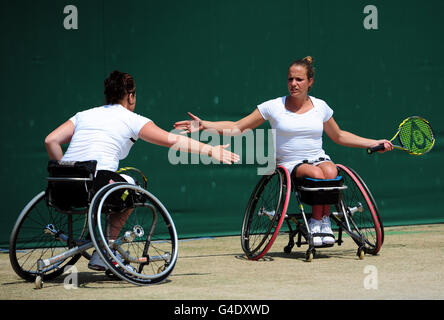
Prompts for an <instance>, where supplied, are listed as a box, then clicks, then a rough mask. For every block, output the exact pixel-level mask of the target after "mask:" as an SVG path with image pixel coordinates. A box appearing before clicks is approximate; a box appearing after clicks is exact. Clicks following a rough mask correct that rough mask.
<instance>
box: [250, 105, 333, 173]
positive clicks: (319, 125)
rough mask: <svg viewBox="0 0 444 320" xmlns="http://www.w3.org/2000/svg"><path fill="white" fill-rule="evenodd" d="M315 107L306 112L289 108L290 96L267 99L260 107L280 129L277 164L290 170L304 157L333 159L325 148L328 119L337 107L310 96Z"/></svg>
mask: <svg viewBox="0 0 444 320" xmlns="http://www.w3.org/2000/svg"><path fill="white" fill-rule="evenodd" d="M309 98H310V100H311V102H312V103H313V106H314V107H313V108H312V109H310V110H309V111H307V112H305V113H303V114H297V113H294V112H291V111H289V110H287V109H286V108H285V100H286V97H285V96H284V97H279V98H276V99H272V100H269V101H266V102H264V103H262V104H260V105H258V106H257V108H258V110H259V112H260V113H261V115H262V117H263V118H264V119H265V120H268V121H270V124H271V127H272V128H273V129H275V130H276V133H275V134H276V146H275V149H276V163H277V165H283V166H285V167H287V169H289V168H290V167H294V165H296V164H298V163H301V162H302V161H303V160H309V161H315V160H318V159H319V158H329V157H328V156H327V155H326V154H325V152H324V150H323V149H322V133H323V131H324V127H323V125H324V122H326V121H328V120H329V119H330V118H331V117H332V115H333V110H332V109H331V108H330V107H329V106H328V105H327V103H325V101H323V100H321V99H317V98H315V97H311V96H310V97H309Z"/></svg>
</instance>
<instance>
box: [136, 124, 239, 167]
mask: <svg viewBox="0 0 444 320" xmlns="http://www.w3.org/2000/svg"><path fill="white" fill-rule="evenodd" d="M139 137H140V138H141V139H142V140H145V141H147V142H150V143H154V144H157V145H160V146H164V147H168V148H174V149H176V150H180V151H185V152H189V153H199V154H205V155H208V156H209V157H212V158H213V159H216V160H217V161H220V162H223V163H226V164H231V163H233V162H238V161H239V159H240V158H239V156H238V155H237V154H235V153H232V152H230V151H228V150H225V149H226V148H227V147H228V145H223V146H220V145H219V146H211V145H208V144H204V143H202V142H199V141H196V140H193V139H190V138H188V137H186V136H183V135H178V134H174V133H170V132H167V131H165V130H163V129H161V128H159V127H158V126H156V125H155V124H154V123H153V122H152V121H150V122H148V123H147V124H145V125H144V126H143V127H142V129H141V130H140V132H139Z"/></svg>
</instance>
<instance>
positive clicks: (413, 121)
mask: <svg viewBox="0 0 444 320" xmlns="http://www.w3.org/2000/svg"><path fill="white" fill-rule="evenodd" d="M399 140H400V141H401V143H402V145H403V147H404V148H405V149H407V150H408V151H409V152H410V153H412V154H423V153H426V152H427V151H429V150H430V149H431V148H432V147H433V145H434V142H435V138H434V136H433V131H432V128H431V127H430V125H429V124H428V123H427V122H426V121H425V120H423V119H421V118H410V119H408V121H406V122H405V123H403V124H402V125H401V127H400V130H399Z"/></svg>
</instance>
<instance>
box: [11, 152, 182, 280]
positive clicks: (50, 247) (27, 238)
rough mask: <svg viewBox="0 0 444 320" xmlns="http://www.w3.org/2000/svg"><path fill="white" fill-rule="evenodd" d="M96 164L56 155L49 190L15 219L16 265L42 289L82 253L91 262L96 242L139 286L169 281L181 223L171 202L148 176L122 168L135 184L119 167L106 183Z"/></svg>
mask: <svg viewBox="0 0 444 320" xmlns="http://www.w3.org/2000/svg"><path fill="white" fill-rule="evenodd" d="M96 165H97V162H96V161H83V162H61V161H49V163H48V172H49V177H48V178H47V180H48V186H47V188H46V190H45V191H42V192H40V193H39V194H37V195H36V196H35V197H34V198H33V199H32V200H31V201H30V202H29V203H28V204H27V205H26V206H25V208H24V209H23V210H22V211H21V213H20V215H19V217H18V219H17V221H16V223H15V225H14V228H13V230H12V233H11V237H10V246H9V257H10V262H11V265H12V267H13V269H14V271H15V272H16V273H17V275H19V276H20V277H21V278H22V279H24V280H26V281H30V282H35V285H36V288H41V287H42V285H43V281H48V280H52V279H54V278H56V277H57V276H59V275H61V274H62V273H64V272H65V268H67V267H71V266H73V265H74V264H75V263H76V262H77V261H78V260H79V259H80V258H81V257H82V256H83V257H85V258H86V259H88V260H89V259H90V258H91V254H90V253H89V251H88V250H89V249H92V248H94V249H95V250H96V252H97V253H98V255H99V256H100V258H101V259H102V261H103V262H104V264H105V265H106V267H107V271H106V272H107V274H108V275H110V276H114V277H116V276H117V277H118V278H120V279H122V280H125V281H128V282H130V283H133V284H136V285H149V284H154V283H158V282H160V281H163V280H165V279H166V278H167V277H168V276H169V275H170V274H171V272H172V271H173V269H174V267H175V264H176V261H177V252H178V239H177V233H176V229H175V226H174V223H173V220H172V219H171V216H170V214H169V213H168V211H167V209H166V208H165V207H164V205H163V204H162V203H161V202H160V201H159V200H158V199H157V198H156V197H155V196H154V195H152V194H151V193H150V192H148V191H147V190H146V186H147V180H146V177H145V175H144V174H143V173H142V172H141V171H140V170H138V169H136V168H131V167H128V168H123V169H121V170H120V171H124V173H125V174H127V175H129V176H131V177H132V178H133V180H134V181H135V184H132V183H129V182H114V181H119V179H120V181H122V180H123V179H122V178H121V176H120V175H118V174H117V173H112V174H114V175H115V177H116V179H115V180H113V179H111V180H110V181H109V182H107V183H105V185H103V186H99V184H98V183H96V180H97V179H96V177H95V172H96ZM118 172H119V171H118ZM116 215H119V216H116ZM116 230H117V231H116Z"/></svg>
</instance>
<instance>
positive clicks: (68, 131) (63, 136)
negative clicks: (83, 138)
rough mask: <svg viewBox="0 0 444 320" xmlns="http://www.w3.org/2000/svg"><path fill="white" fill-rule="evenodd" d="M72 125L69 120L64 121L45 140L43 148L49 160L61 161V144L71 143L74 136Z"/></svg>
mask: <svg viewBox="0 0 444 320" xmlns="http://www.w3.org/2000/svg"><path fill="white" fill-rule="evenodd" d="M74 128H75V126H74V123H73V122H72V121H71V120H68V121H66V122H65V123H63V124H62V125H61V126H59V127H58V128H57V129H55V130H54V131H52V132H51V133H50V134H49V135H48V136H47V137H46V138H45V147H46V151H47V152H48V156H49V159H51V160H61V159H62V157H63V151H62V144H65V143H68V142H70V141H71V138H72V136H73V135H74Z"/></svg>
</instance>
